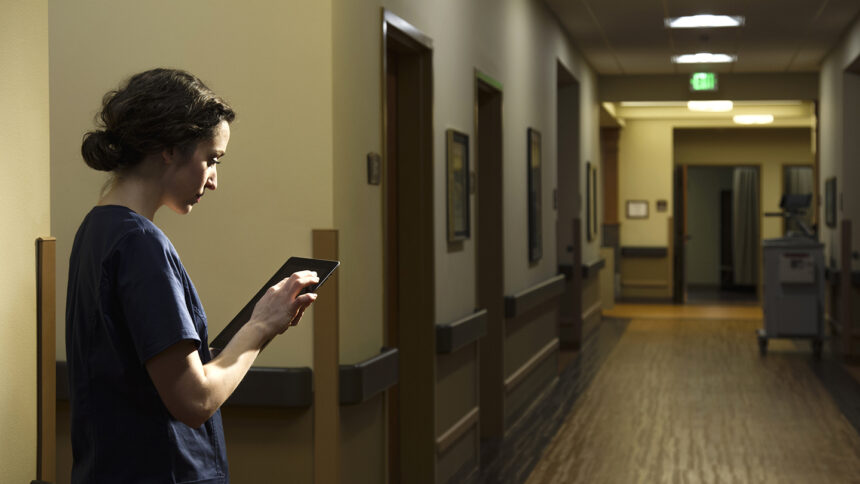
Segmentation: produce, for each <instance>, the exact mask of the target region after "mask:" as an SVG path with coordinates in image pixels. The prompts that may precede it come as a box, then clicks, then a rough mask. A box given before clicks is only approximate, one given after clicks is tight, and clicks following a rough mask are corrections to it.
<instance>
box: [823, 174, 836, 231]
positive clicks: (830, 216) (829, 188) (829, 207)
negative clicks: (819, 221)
mask: <svg viewBox="0 0 860 484" xmlns="http://www.w3.org/2000/svg"><path fill="white" fill-rule="evenodd" d="M824 222H825V223H826V224H827V226H828V227H830V228H835V227H836V177H835V176H833V177H830V178H828V179H827V180H825V182H824Z"/></svg>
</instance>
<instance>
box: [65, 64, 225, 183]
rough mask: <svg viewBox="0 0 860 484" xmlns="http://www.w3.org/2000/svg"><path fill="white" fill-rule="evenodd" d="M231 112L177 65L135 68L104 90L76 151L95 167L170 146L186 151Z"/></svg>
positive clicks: (109, 167)
mask: <svg viewBox="0 0 860 484" xmlns="http://www.w3.org/2000/svg"><path fill="white" fill-rule="evenodd" d="M235 118H236V113H235V112H234V111H233V108H231V107H230V106H229V105H228V104H227V103H226V102H225V101H224V100H223V99H221V98H220V97H218V96H217V95H216V94H215V93H214V92H212V90H211V89H209V88H208V87H206V85H205V84H203V82H202V81H201V80H200V79H198V78H197V77H195V76H193V75H191V74H189V73H188V72H185V71H182V70H177V69H152V70H149V71H145V72H141V73H140V74H135V75H134V76H132V77H131V78H129V79H128V81H127V82H126V83H125V84H124V85H122V86H120V88H119V89H117V90H115V91H110V92H108V93H107V94H105V96H104V98H103V99H102V110H101V112H100V113H99V114H98V115H97V116H96V125H97V126H98V128H99V129H96V130H94V131H89V132H87V133H86V134H84V138H83V143H82V144H81V155H83V157H84V161H86V163H87V165H89V166H90V167H91V168H95V169H96V170H101V171H121V170H123V169H126V168H128V167H131V166H134V165H136V164H137V163H138V162H140V161H141V160H142V159H143V158H144V157H145V156H146V155H149V154H151V153H156V152H158V151H161V150H164V149H170V148H178V149H180V150H185V151H190V150H191V149H193V148H194V146H196V143H197V142H198V141H200V140H204V139H210V138H212V137H214V136H215V130H216V128H217V127H218V125H219V124H221V121H227V122H228V123H231V122H233V120H234V119H235Z"/></svg>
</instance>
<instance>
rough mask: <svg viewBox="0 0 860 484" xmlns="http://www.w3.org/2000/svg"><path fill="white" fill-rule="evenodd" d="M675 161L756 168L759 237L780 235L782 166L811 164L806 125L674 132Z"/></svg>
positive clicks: (810, 146)
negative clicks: (759, 191)
mask: <svg viewBox="0 0 860 484" xmlns="http://www.w3.org/2000/svg"><path fill="white" fill-rule="evenodd" d="M674 156H675V161H676V162H677V163H678V164H681V165H732V166H735V165H749V166H758V167H759V176H760V177H761V178H760V186H761V193H760V196H761V206H760V210H761V212H762V218H761V228H762V231H761V237H762V238H763V239H767V238H772V237H781V236H782V233H783V225H782V219H781V218H779V217H765V216H764V213H765V212H779V211H780V208H779V199H780V197H781V196H782V191H783V190H782V187H783V179H782V169H783V166H784V165H812V163H813V161H814V157H815V154H814V153H813V150H812V132H811V130H810V129H809V128H728V129H717V130H714V129H695V130H682V131H675V154H674Z"/></svg>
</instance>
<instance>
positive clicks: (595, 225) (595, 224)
mask: <svg viewBox="0 0 860 484" xmlns="http://www.w3.org/2000/svg"><path fill="white" fill-rule="evenodd" d="M598 186H600V185H598V184H597V167H596V166H594V165H591V234H592V238H597V234H599V233H600V223H599V219H598V218H597V205H598V204H597V200H598V199H597V187H598Z"/></svg>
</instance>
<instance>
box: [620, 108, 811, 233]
mask: <svg viewBox="0 0 860 484" xmlns="http://www.w3.org/2000/svg"><path fill="white" fill-rule="evenodd" d="M693 128H695V129H698V130H702V131H698V132H699V133H701V134H700V135H698V136H688V137H685V138H684V139H685V140H686V141H685V143H684V144H682V145H681V146H678V145H677V144H676V143H675V141H674V140H675V137H676V135H675V133H676V131H675V130H676V129H693ZM797 130H799V131H797ZM792 133H793V134H792ZM798 133H799V135H798ZM676 150H677V151H676ZM618 158H619V182H618V185H619V186H618V203H619V205H618V206H619V211H620V212H621V213H620V214H619V216H620V219H621V245H622V246H660V247H665V246H667V244H668V237H669V232H668V230H667V229H666V227H667V221H668V218H669V217H671V216H672V211H673V197H672V177H673V169H674V164H675V163H678V164H698V165H761V166H762V171H761V177H762V179H761V183H762V193H761V196H762V199H761V200H762V206H761V208H762V212H765V211H779V196H780V195H781V193H782V189H781V183H782V178H781V167H782V164H812V163H813V161H814V152H813V143H812V138H811V134H810V131H809V129H808V128H805V129H804V128H725V127H720V126H718V125H717V126H710V127H709V126H708V124H707V123H691V122H684V121H681V120H676V119H637V120H629V121H627V123H626V126H625V127H624V128H623V129H622V130H621V137H620V140H619V153H618ZM627 200H647V201H648V203H649V217H648V218H647V219H627V218H626V216H625V215H624V213H625V212H624V210H625V207H626V201H627ZM657 200H667V201H668V209H667V211H666V212H662V213H661V212H657V211H656V207H655V205H656V201H657ZM762 227H763V230H762V236H763V237H765V238H767V237H779V236H780V234H781V230H782V223H781V222H780V220H779V219H778V218H764V219H763V221H762Z"/></svg>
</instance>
